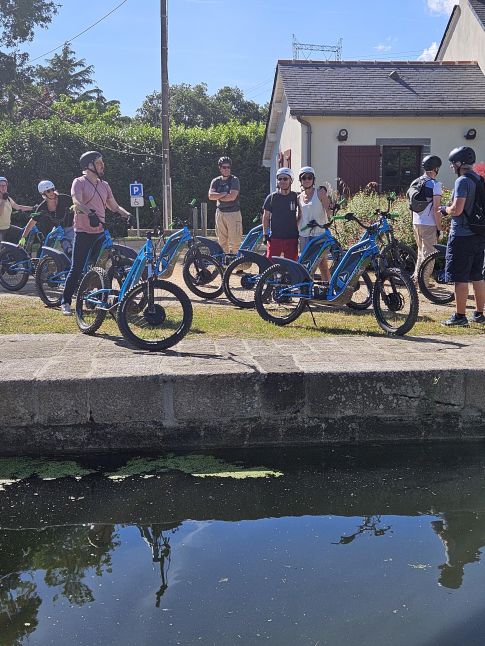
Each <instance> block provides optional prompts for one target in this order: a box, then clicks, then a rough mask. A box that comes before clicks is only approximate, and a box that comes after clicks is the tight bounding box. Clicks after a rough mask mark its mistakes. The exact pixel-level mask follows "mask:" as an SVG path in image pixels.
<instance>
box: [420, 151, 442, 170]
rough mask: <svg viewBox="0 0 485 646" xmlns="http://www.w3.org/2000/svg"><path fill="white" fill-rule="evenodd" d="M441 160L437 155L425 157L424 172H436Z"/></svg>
mask: <svg viewBox="0 0 485 646" xmlns="http://www.w3.org/2000/svg"><path fill="white" fill-rule="evenodd" d="M441 163H442V162H441V159H440V158H439V157H438V156H437V155H426V157H425V158H424V159H423V168H424V170H436V169H437V168H440V167H441Z"/></svg>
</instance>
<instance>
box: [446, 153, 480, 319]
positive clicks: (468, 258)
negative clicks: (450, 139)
mask: <svg viewBox="0 0 485 646" xmlns="http://www.w3.org/2000/svg"><path fill="white" fill-rule="evenodd" d="M448 160H449V161H450V163H451V166H452V168H453V170H454V171H455V174H456V175H457V179H456V181H455V187H454V189H453V193H452V196H451V204H450V205H449V206H442V207H441V208H440V210H441V214H442V215H449V216H451V226H450V234H449V236H448V243H447V246H446V265H445V275H446V280H449V281H451V282H454V283H455V302H456V312H455V313H454V314H452V315H451V317H450V318H449V319H447V320H446V321H442V324H443V325H446V326H447V327H451V326H463V327H467V326H468V324H469V321H471V322H473V323H480V324H482V325H484V324H485V316H484V314H483V308H484V306H485V281H484V279H483V265H484V257H485V238H483V237H482V236H480V235H478V234H476V233H474V232H473V231H472V230H471V229H470V227H469V225H468V219H467V214H471V212H472V209H473V205H474V203H475V190H476V188H475V182H474V181H473V179H471V177H475V178H476V179H477V180H479V179H480V176H479V175H478V174H477V173H474V171H473V164H474V163H475V161H476V156H475V151H474V150H473V148H469V147H468V146H460V147H459V148H453V150H452V151H451V152H450V154H449V156H448ZM470 176H471V177H470ZM469 283H472V286H473V291H474V293H475V311H474V312H473V314H472V316H471V317H470V319H468V318H467V316H466V305H467V300H468V289H469Z"/></svg>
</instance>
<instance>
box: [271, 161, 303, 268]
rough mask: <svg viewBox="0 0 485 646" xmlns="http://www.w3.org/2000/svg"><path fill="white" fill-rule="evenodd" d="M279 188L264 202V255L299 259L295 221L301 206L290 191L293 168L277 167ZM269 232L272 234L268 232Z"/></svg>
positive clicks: (296, 222) (294, 194) (295, 194)
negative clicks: (265, 245) (265, 247)
mask: <svg viewBox="0 0 485 646" xmlns="http://www.w3.org/2000/svg"><path fill="white" fill-rule="evenodd" d="M276 181H277V183H278V188H277V190H276V191H275V192H274V193H270V194H269V195H268V196H267V197H266V199H265V201H264V204H263V235H264V242H265V243H266V244H267V249H266V257H267V258H271V257H272V256H284V257H285V258H290V260H297V259H298V237H299V236H298V220H299V217H300V207H299V206H298V195H297V193H295V191H292V190H291V183H292V182H293V171H292V170H291V168H287V167H283V168H278V170H277V174H276ZM270 232H271V233H270Z"/></svg>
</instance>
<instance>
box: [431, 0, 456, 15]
mask: <svg viewBox="0 0 485 646" xmlns="http://www.w3.org/2000/svg"><path fill="white" fill-rule="evenodd" d="M426 4H427V5H428V9H429V10H430V11H431V13H436V14H445V15H447V16H449V15H450V13H451V12H452V11H453V7H454V6H455V5H456V4H458V0H426Z"/></svg>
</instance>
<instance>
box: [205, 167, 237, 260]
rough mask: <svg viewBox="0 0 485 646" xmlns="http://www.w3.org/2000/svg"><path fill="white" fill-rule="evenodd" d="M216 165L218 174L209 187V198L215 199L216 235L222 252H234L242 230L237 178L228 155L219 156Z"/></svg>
mask: <svg viewBox="0 0 485 646" xmlns="http://www.w3.org/2000/svg"><path fill="white" fill-rule="evenodd" d="M218 166H219V172H220V175H219V176H218V177H214V179H213V180H212V182H211V184H210V188H209V200H211V201H217V208H216V236H217V240H218V242H219V244H220V245H221V247H222V249H223V251H224V253H236V252H237V250H238V249H239V246H240V244H241V239H242V231H243V229H242V216H241V207H240V204H239V192H240V185H239V180H238V178H237V177H236V176H235V175H232V173H231V170H232V161H231V159H230V157H225V156H223V157H220V159H219V161H218Z"/></svg>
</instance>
